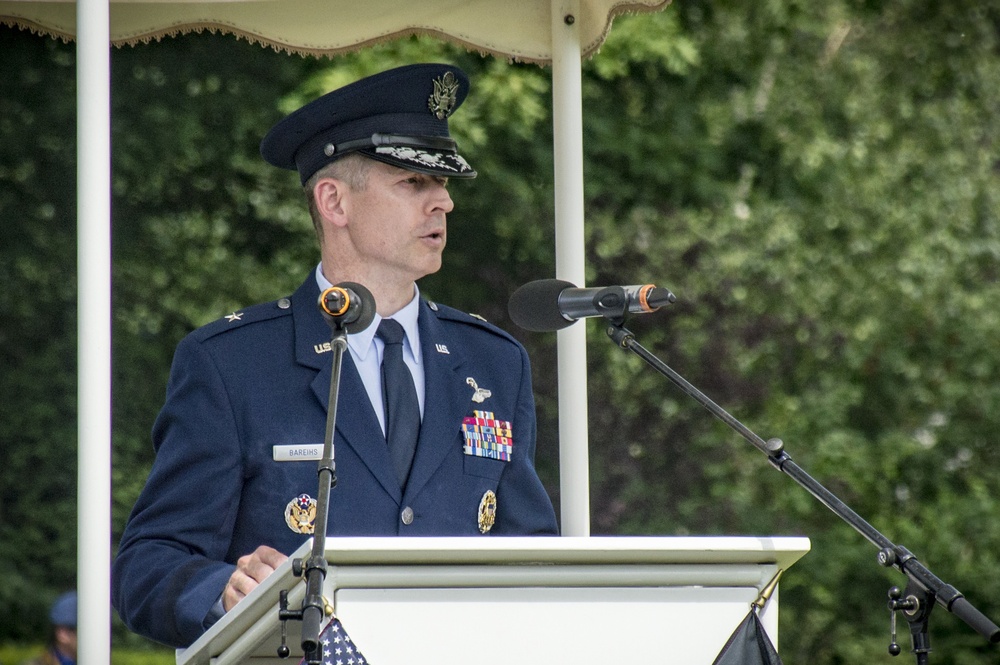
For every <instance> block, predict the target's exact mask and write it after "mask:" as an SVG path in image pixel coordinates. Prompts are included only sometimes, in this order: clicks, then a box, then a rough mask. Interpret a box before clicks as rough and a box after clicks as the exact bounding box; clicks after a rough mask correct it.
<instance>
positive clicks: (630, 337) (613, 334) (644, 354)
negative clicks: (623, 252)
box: [607, 318, 1000, 665]
mask: <svg viewBox="0 0 1000 665" xmlns="http://www.w3.org/2000/svg"><path fill="white" fill-rule="evenodd" d="M623 323H624V322H623V321H622V320H621V319H619V318H615V319H608V328H607V334H608V337H610V338H611V340H612V341H614V343H615V344H616V345H617V346H619V347H621V348H622V349H625V350H627V351H631V352H632V353H634V354H635V355H637V356H639V358H641V359H642V360H643V361H645V362H646V363H647V364H649V365H650V366H651V367H653V369H655V370H656V371H658V372H660V373H661V374H663V375H664V376H665V377H667V378H668V379H669V380H670V381H671V382H673V383H674V384H675V385H676V386H677V387H679V388H680V389H681V390H682V391H683V392H684V393H685V394H687V395H688V396H690V397H692V398H694V400H695V401H697V402H698V403H699V404H701V405H702V406H703V407H705V408H706V409H708V411H709V412H711V413H712V415H714V416H715V417H716V418H718V419H719V420H721V421H722V422H724V423H726V425H728V426H729V427H730V428H731V429H733V430H734V431H736V432H737V433H738V434H740V436H742V437H743V438H744V439H746V440H747V441H749V442H750V443H751V444H753V446H754V447H755V448H757V449H758V450H760V451H761V452H762V453H764V454H765V455H767V459H768V461H769V462H770V463H771V465H772V466H774V467H775V468H776V469H778V470H779V471H781V472H783V473H785V474H786V475H788V476H790V477H791V478H792V479H793V480H794V481H795V482H797V483H798V484H799V485H800V486H802V487H803V488H804V489H805V490H806V491H808V492H809V493H810V494H812V495H813V496H814V497H815V498H817V499H818V500H819V501H820V502H821V503H822V504H823V505H825V506H826V507H827V508H829V509H830V510H832V511H833V512H834V513H835V514H836V515H837V516H838V517H840V518H841V519H842V520H843V521H845V522H847V524H849V525H850V526H851V527H852V528H853V529H854V530H855V531H857V532H858V533H860V534H861V535H862V536H864V537H865V539H867V540H868V541H869V542H871V543H872V544H873V545H875V546H876V547H878V548H879V553H878V562H879V564H880V565H882V566H885V567H891V568H895V569H896V570H898V571H900V572H901V573H903V574H904V575H906V577H907V580H908V585H907V587H906V590H905V591H904V592H902V595H903V596H905V600H904V601H898V600H897V599H898V598H899V597H900V594H899V590H898V589H897V588H896V587H893V589H892V590H891V591H890V601H889V607H890V609H891V610H893V611H895V610H896V609H903V610H904V614H905V615H906V617H907V621H908V622H909V624H910V632H911V639H912V643H913V653H914V654H915V655H916V658H917V663H918V665H921V664H923V663H926V662H927V657H928V656H927V654H928V653H929V652H930V638H929V636H928V633H927V626H928V617H929V614H930V611H931V609H932V608H933V604H934V602H935V601H936V602H937V604H939V605H941V606H942V607H944V608H945V609H946V610H948V611H949V612H951V613H952V614H955V615H956V616H958V617H959V618H961V619H962V620H963V621H965V623H967V624H968V625H969V626H970V627H972V629H973V630H975V631H976V632H977V633H979V634H980V635H982V636H983V637H985V638H986V639H987V640H988V641H989V642H991V643H994V644H995V643H997V642H1000V627H998V626H997V625H996V624H995V623H994V622H993V621H992V620H990V619H989V618H988V617H987V616H986V615H984V614H983V613H982V612H980V611H979V610H978V609H976V608H975V607H974V606H973V605H972V604H971V603H970V602H969V601H968V600H966V599H965V597H964V596H963V595H962V594H961V593H960V592H959V591H958V590H957V589H956V588H955V587H953V586H951V585H950V584H945V583H944V582H943V581H941V580H940V579H938V578H937V577H936V576H935V575H934V574H933V573H932V572H931V571H930V570H928V569H927V567H925V566H924V565H923V564H921V563H920V562H919V561H918V560H917V559H916V557H915V556H914V555H913V554H912V553H911V552H910V551H909V550H907V549H906V548H905V547H901V546H898V545H895V544H894V543H893V542H892V541H890V540H889V539H888V538H886V537H885V536H883V535H882V534H881V533H879V531H878V530H876V529H875V527H873V526H872V525H871V524H869V523H868V522H867V521H865V520H864V519H863V518H862V517H861V516H860V515H858V514H857V513H856V512H854V511H853V510H852V509H851V508H850V507H849V506H848V505H847V504H845V503H844V502H843V501H841V500H840V499H839V498H837V496H836V495H835V494H834V493H833V492H831V491H830V490H828V489H827V488H826V487H824V486H823V485H822V484H821V483H819V482H818V481H817V480H815V479H814V478H813V477H811V476H810V475H809V474H808V473H806V472H805V471H804V470H802V469H801V468H800V467H799V466H798V465H797V464H796V463H795V462H793V461H792V458H791V457H790V456H789V455H788V453H787V452H785V449H784V443H783V442H782V441H781V439H777V438H772V439H769V440H767V441H765V440H764V439H762V438H761V437H759V436H758V435H757V434H755V433H754V432H753V431H752V430H750V428H748V427H746V426H745V425H744V424H743V423H741V422H740V421H739V420H737V419H736V418H734V417H733V416H732V415H730V414H729V413H728V412H727V411H726V410H725V409H723V408H722V407H721V406H719V405H718V404H716V403H715V402H713V401H712V400H711V399H710V398H709V397H708V396H707V395H705V394H704V393H702V392H701V391H700V390H698V389H697V388H695V387H694V386H693V385H691V383H689V382H688V381H687V380H685V379H684V377H682V376H681V375H680V374H678V373H677V372H675V371H674V370H673V369H671V368H670V367H669V366H668V365H667V364H666V363H664V362H663V361H661V360H660V359H659V358H657V357H656V356H655V355H653V354H652V353H650V352H649V351H648V350H647V349H645V348H644V347H643V346H642V345H641V344H639V342H637V341H636V339H635V335H634V334H633V333H632V332H630V331H629V330H627V329H626V328H624V327H623ZM894 593H895V595H894ZM894 625H895V624H894ZM893 647H895V649H896V653H898V648H899V647H898V646H896V645H895V640H893V644H892V645H891V646H890V653H893ZM893 655H895V654H893Z"/></svg>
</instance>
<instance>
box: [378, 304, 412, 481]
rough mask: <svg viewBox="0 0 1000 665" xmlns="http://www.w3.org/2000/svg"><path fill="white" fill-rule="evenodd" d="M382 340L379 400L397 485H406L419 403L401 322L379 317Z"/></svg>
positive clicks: (379, 333) (379, 332)
mask: <svg viewBox="0 0 1000 665" xmlns="http://www.w3.org/2000/svg"><path fill="white" fill-rule="evenodd" d="M375 334H376V335H378V336H379V339H381V340H382V341H383V342H385V351H384V352H383V353H382V401H383V403H384V405H385V439H386V441H387V442H388V444H389V455H390V456H391V457H392V464H393V466H394V467H395V469H396V476H397V477H398V478H399V485H400V487H402V486H404V485H406V477H407V476H408V475H409V474H410V464H411V463H412V462H413V453H414V452H415V451H416V449H417V435H418V434H419V433H420V405H419V404H418V403H417V391H416V388H414V387H413V375H412V374H410V369H409V368H408V367H407V366H406V363H404V362H403V326H401V325H399V323H397V322H396V321H393V320H392V319H382V322H381V323H380V324H379V325H378V331H377V332H376V333H375Z"/></svg>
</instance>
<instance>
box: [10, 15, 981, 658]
mask: <svg viewBox="0 0 1000 665" xmlns="http://www.w3.org/2000/svg"><path fill="white" fill-rule="evenodd" d="M998 26H1000V12H998V10H997V9H996V8H994V7H993V6H991V5H990V4H988V3H987V4H985V5H984V4H982V3H978V2H974V1H973V0H957V1H956V2H951V3H935V2H931V1H930V0H902V1H900V2H896V3H880V2H854V1H852V0H835V1H834V2H829V3H805V2H778V1H777V0H767V1H766V2H761V3H741V2H733V1H731V0H723V1H721V2H712V3H708V2H699V1H696V0H685V1H684V2H680V1H678V2H676V3H674V4H673V5H671V6H670V7H669V8H668V9H667V10H666V11H664V12H661V13H658V14H653V15H641V16H630V17H624V18H619V19H617V20H616V21H615V25H614V29H613V30H612V31H611V33H610V37H609V39H608V41H607V43H606V44H605V45H604V46H603V47H602V49H601V51H600V53H599V54H598V55H596V56H595V57H594V58H592V59H591V60H588V61H587V62H585V63H584V77H583V91H584V96H585V100H584V106H585V109H584V135H585V136H584V139H585V151H586V155H585V176H586V198H587V201H586V202H587V226H586V233H587V253H588V256H587V270H588V277H587V280H588V283H590V284H614V283H622V284H631V283H640V282H644V281H649V280H654V281H657V282H658V283H660V284H661V285H663V286H668V287H669V288H670V289H671V290H673V291H674V292H675V293H676V294H677V296H678V302H677V303H676V304H675V305H672V306H671V307H669V308H668V309H666V310H664V311H663V312H661V313H658V314H655V315H652V316H646V317H637V318H635V319H633V320H631V321H629V328H630V329H631V330H632V331H633V332H634V333H635V334H636V336H637V339H638V340H639V341H640V342H641V343H642V344H643V345H644V346H646V347H647V348H649V349H650V350H651V351H653V352H654V353H656V354H657V355H658V356H660V357H661V358H663V359H664V360H665V361H666V362H667V363H668V364H670V365H671V366H672V367H673V368H674V369H676V370H677V371H678V372H679V373H681V374H682V375H684V376H685V377H686V378H687V379H688V380H689V381H691V382H692V383H693V384H695V385H696V386H697V387H698V388H700V389H701V390H703V391H704V392H705V393H706V394H707V395H709V396H710V397H711V398H712V399H714V400H715V401H716V402H718V403H719V404H721V405H722V406H723V407H724V408H726V409H727V410H729V411H730V412H731V413H732V414H733V415H734V416H735V417H737V418H739V419H740V420H741V421H742V422H744V423H745V424H746V425H747V426H749V427H750V428H751V429H753V430H754V431H756V432H757V433H758V434H760V435H761V436H763V437H764V438H768V437H771V436H777V437H780V438H782V439H783V440H784V441H785V443H786V446H787V450H788V452H789V453H790V454H791V456H792V458H793V459H794V460H795V461H796V462H797V463H799V464H800V465H801V466H802V467H803V468H804V469H806V470H807V471H808V472H809V473H810V475H812V476H813V477H815V478H816V479H817V480H818V481H820V482H821V483H823V484H824V485H825V486H826V487H828V488H829V489H830V490H831V491H833V492H834V493H835V494H837V495H838V496H839V497H840V498H841V499H842V500H844V501H845V502H846V503H847V504H848V505H849V506H851V507H852V508H853V509H854V510H855V511H857V512H858V513H859V514H860V515H861V516H862V517H864V518H865V519H866V520H867V521H868V522H870V523H871V524H872V525H873V526H874V527H875V528H876V529H878V530H880V531H881V532H882V533H883V534H884V535H885V536H886V537H888V538H889V539H891V540H893V541H894V542H896V543H898V544H901V545H905V546H907V547H908V548H910V549H911V550H913V551H914V553H915V554H916V555H917V556H918V557H919V558H920V559H921V560H922V561H923V562H924V563H925V564H926V565H928V566H929V567H930V568H931V569H932V570H934V572H935V573H936V574H938V575H939V576H940V577H942V578H943V579H944V580H945V581H947V582H949V583H951V584H953V585H955V586H956V587H957V588H958V589H960V590H961V591H963V592H965V593H966V595H967V596H968V597H969V599H970V600H971V601H972V602H973V603H974V604H975V605H976V606H977V607H978V608H979V609H981V610H983V611H984V612H985V613H986V614H988V615H990V616H992V617H994V618H997V617H1000V602H998V601H997V600H996V599H997V598H1000V580H997V579H996V576H995V575H991V574H990V573H991V571H993V570H996V569H997V566H998V564H1000V561H998V557H1000V554H998V552H1000V528H998V527H997V515H998V514H1000V500H998V499H997V497H998V496H1000V477H998V476H997V474H996V473H995V472H994V469H995V468H996V467H997V463H998V461H1000V460H998V457H1000V452H998V451H1000V448H998V447H997V446H996V445H995V440H996V434H995V432H997V431H998V429H1000V381H998V377H1000V345H998V344H997V343H996V333H995V331H996V330H997V329H998V328H1000V314H998V311H997V308H996V307H995V306H993V303H995V302H997V300H998V299H1000V286H998V276H1000V181H998V180H1000V162H998V161H997V154H998V149H997V148H998V145H1000V49H998V46H1000V42H998V38H1000V34H998ZM0 40H2V41H0V53H2V56H0V57H2V58H3V64H4V67H3V68H2V73H0V210H2V212H3V217H4V219H5V222H6V223H7V224H9V225H10V224H13V225H14V227H13V230H12V232H10V233H6V234H5V235H4V240H3V242H2V244H0V254H2V257H3V258H2V260H0V277H2V278H3V280H4V284H5V285H9V288H7V289H5V290H4V291H3V293H2V294H0V317H2V319H3V321H4V326H3V327H2V328H0V337H2V343H0V354H2V360H3V366H4V367H5V368H8V371H6V372H5V373H4V375H3V378H0V390H2V394H0V397H2V398H3V404H4V418H2V419H0V447H2V450H3V455H4V457H3V460H4V462H3V464H0V563H3V565H4V567H5V570H8V571H12V573H11V574H8V575H5V576H4V577H3V578H2V579H0V617H7V616H15V615H16V616H19V617H25V619H24V621H22V622H20V623H18V624H12V623H10V622H8V621H6V620H0V627H2V628H0V637H2V638H7V639H28V638H30V637H32V636H34V637H35V639H42V637H43V633H42V634H40V633H39V631H42V630H43V628H44V612H45V607H46V606H47V601H49V600H51V598H53V597H54V596H55V594H56V593H57V592H58V591H60V590H62V588H65V587H67V586H71V585H72V583H73V569H74V555H73V551H74V548H75V502H74V500H73V497H74V495H75V468H74V467H75V416H74V411H75V378H74V374H73V369H74V365H75V363H74V360H75V358H74V354H75V351H74V349H75V343H74V341H73V339H74V331H73V329H72V328H71V327H70V326H71V324H72V319H71V317H67V316H65V312H67V311H69V312H71V311H72V308H73V302H74V301H73V297H72V289H69V291H68V292H67V289H66V288H65V287H64V282H65V277H64V275H67V274H70V275H71V274H72V272H73V270H74V269H75V265H74V263H75V254H74V252H73V245H74V231H73V229H74V226H73V219H74V217H75V210H74V209H73V201H74V191H73V187H72V183H73V180H74V159H75V157H74V149H75V146H74V138H73V137H74V133H73V127H72V118H73V113H74V109H73V104H74V102H73V94H74V90H73V86H74V83H73V53H72V47H69V46H66V45H62V44H59V43H57V42H52V41H47V40H40V39H38V38H35V37H32V36H30V35H27V34H24V33H17V32H15V31H12V30H9V29H2V30H0ZM417 60H439V61H446V62H455V63H457V64H459V65H461V66H462V67H463V68H464V69H466V70H467V71H468V72H469V74H470V76H471V78H472V80H473V85H474V92H473V94H472V95H471V96H470V97H469V99H468V101H467V102H466V104H465V105H464V106H463V108H462V110H461V111H460V112H459V113H458V114H456V116H455V118H454V121H453V131H454V133H455V135H456V136H457V137H458V139H459V141H460V143H461V145H462V146H463V154H464V155H465V156H466V157H467V158H468V159H469V161H470V162H471V163H472V164H473V165H474V166H475V167H476V168H477V170H478V171H479V172H480V176H479V178H478V179H477V180H475V181H473V182H471V183H469V182H456V183H453V184H452V190H451V191H452V195H453V197H454V199H455V201H456V204H457V207H456V210H455V212H454V213H453V214H452V215H451V216H450V220H449V221H450V224H449V248H448V252H447V257H446V261H445V264H446V266H445V269H444V270H442V272H441V273H439V274H437V275H433V276H430V277H428V278H426V279H425V280H424V281H423V282H422V283H421V289H422V290H423V291H424V293H425V294H426V295H428V296H430V297H431V298H434V299H439V300H441V301H443V302H447V303H449V304H453V305H455V306H458V307H461V308H465V309H469V310H472V311H476V312H478V313H480V314H483V315H485V316H486V317H487V318H488V319H490V320H492V321H494V322H497V323H499V324H500V325H502V326H503V327H506V328H508V329H510V330H511V331H512V332H513V333H514V334H516V335H518V336H519V337H520V338H521V339H522V340H523V341H524V342H525V343H526V344H527V346H528V348H529V351H530V353H531V355H532V362H533V367H534V379H535V389H536V393H537V401H538V406H539V458H538V465H539V468H540V471H541V473H542V476H543V480H544V481H545V483H546V486H547V487H548V489H549V491H550V493H551V494H552V496H553V497H554V498H555V499H556V500H557V501H558V454H557V453H558V451H557V443H556V440H557V439H556V432H557V422H556V415H555V411H556V396H557V386H556V380H555V376H556V370H555V351H554V346H555V339H554V337H555V336H554V335H529V334H524V333H521V332H520V331H517V330H516V329H514V328H513V326H512V325H511V324H510V322H509V320H508V319H507V315H506V311H505V309H506V301H507V298H508V296H509V294H510V293H511V291H512V290H513V289H514V288H516V286H518V285H520V284H522V283H524V282H525V281H528V280H530V279H536V278H540V277H546V276H551V275H552V273H553V263H554V261H553V245H554V237H553V229H552V224H551V219H552V217H553V209H552V198H553V197H552V175H551V174H552V155H551V139H552V133H551V132H552V130H551V115H550V111H549V108H550V100H549V98H550V95H551V84H550V79H549V73H548V71H546V70H544V69H542V68H538V67H536V66H533V65H520V64H512V63H505V62H501V61H497V60H495V59H491V58H480V57H479V56H477V55H475V54H470V53H467V52H465V51H463V50H461V49H459V48H457V47H452V46H448V45H445V44H442V43H440V42H438V41H435V40H433V39H428V38H409V39H403V40H398V41H394V42H389V43H386V44H382V45H379V46H377V47H374V48H371V49H367V50H365V51H363V52H361V53H357V54H352V55H347V56H340V57H337V58H335V59H333V60H329V61H326V60H307V59H301V58H298V57H289V56H286V55H280V54H276V53H273V52H270V51H268V50H266V49H261V48H260V47H257V46H253V45H249V44H246V43H244V42H239V41H236V40H233V39H231V38H226V37H221V36H212V35H207V34H206V35H191V36H187V37H182V38H178V39H175V40H167V41H164V42H161V43H158V44H154V45H151V46H144V47H138V48H135V49H124V50H120V51H117V50H116V51H115V52H114V54H113V68H112V73H113V76H114V88H113V90H114V93H113V94H114V98H113V102H114V109H115V114H114V118H113V127H112V129H113V136H114V155H113V157H114V172H113V187H114V206H113V214H114V220H113V224H114V226H113V229H114V297H115V307H114V335H115V338H114V343H115V348H114V363H115V365H114V378H115V386H114V391H115V393H114V464H115V466H114V483H115V487H114V508H115V528H116V529H120V528H121V526H122V525H123V524H124V520H125V518H126V515H127V512H128V510H129V509H130V507H131V505H132V503H133V502H134V500H135V497H136V495H137V493H138V491H139V489H140V488H141V486H142V484H143V482H144V479H145V475H146V472H147V471H148V465H149V463H150V461H151V450H150V446H149V443H148V431H149V427H150V425H151V423H152V420H153V418H154V417H155V414H156V411H157V409H158V408H159V406H160V403H161V401H162V397H163V387H164V384H165V381H166V375H167V371H168V368H169V362H170V357H171V354H172V351H173V347H174V345H175V344H176V343H177V341H178V340H179V339H180V337H181V336H182V335H183V334H185V333H186V332H187V331H189V330H191V329H193V328H194V327H195V326H197V325H200V324H202V323H205V322H207V321H209V320H211V319H214V318H216V317H218V316H219V315H221V314H223V313H227V312H228V311H231V310H232V309H235V308H239V307H241V306H243V305H247V304H250V303H253V302H257V301H261V300H265V299H271V298H275V297H279V296H281V295H284V294H286V293H287V292H288V291H289V290H290V289H292V288H294V287H295V285H297V284H298V283H299V281H300V280H301V279H302V276H303V274H304V272H305V271H307V270H309V269H310V268H311V266H312V265H314V263H315V261H316V260H317V252H316V250H315V247H314V245H315V241H314V239H313V236H312V231H311V227H310V223H309V221H308V218H307V215H306V213H305V211H304V206H303V205H302V199H301V193H300V192H299V187H298V181H297V178H296V176H295V175H294V174H292V173H285V172H278V171H277V170H276V169H273V168H271V167H269V166H267V165H266V164H264V163H263V162H262V161H261V160H260V158H259V156H258V153H257V144H258V141H259V139H260V137H261V136H262V135H263V133H264V132H265V131H266V130H267V128H268V127H269V126H270V125H271V124H272V123H273V122H274V121H275V120H276V119H277V118H279V117H280V116H281V115H282V114H283V113H284V112H287V111H288V110H290V109H292V108H295V107H296V106H298V105H299V104H300V103H302V102H303V101H305V100H307V99H311V98H313V97H315V96H316V95H318V94H321V93H323V92H326V91H327V90H329V89H331V88H333V87H336V86H338V85H341V84H343V83H346V82H349V81H351V80H354V79H356V78H358V77H360V76H363V75H365V74H368V73H371V72H374V71H377V70H381V69H385V68H387V67H390V66H394V65H398V64H404V63H407V62H413V61H417ZM8 62H9V63H11V64H12V65H13V66H12V67H7V66H6V65H7V63H8ZM151 293H155V297H150V294H151ZM25 294H30V295H31V297H25ZM578 325H588V326H590V330H589V332H590V335H589V340H590V341H589V345H588V362H589V365H590V366H589V381H590V386H591V388H590V395H591V398H590V399H591V404H590V422H589V425H590V436H591V504H592V525H593V531H594V533H595V534H678V535H683V534H717V533H727V534H729V533H744V534H776V535H781V534H802V535H807V536H809V538H810V539H811V541H812V552H811V553H810V554H809V555H808V556H807V557H806V558H805V559H804V560H803V561H802V562H800V563H799V564H797V565H796V567H795V568H794V569H793V570H792V571H790V572H789V574H787V575H786V576H785V577H784V578H783V582H782V595H781V603H782V627H781V651H782V655H783V658H784V659H785V662H788V663H805V662H808V663H817V664H820V665H825V664H830V665H833V664H839V663H854V662H888V661H889V657H888V656H887V655H886V654H885V647H886V645H887V639H888V625H887V624H888V616H887V612H886V611H885V600H886V595H885V594H886V590H887V589H888V587H889V586H891V585H892V584H903V580H902V579H901V578H900V577H899V576H898V574H896V573H894V572H893V571H888V570H884V569H882V568H880V567H878V565H877V564H876V563H875V554H876V552H875V549H874V548H873V547H872V545H871V544H870V543H868V542H866V541H865V540H864V539H863V538H861V536H859V535H858V534H857V533H856V532H855V531H853V530H852V529H851V528H849V527H848V526H847V525H845V524H844V523H842V522H841V521H840V520H839V519H837V518H836V516H834V515H833V514H832V513H831V512H830V511H829V510H828V509H826V508H825V507H824V506H822V505H821V504H820V503H819V502H817V501H816V500H815V499H814V498H812V497H811V496H809V495H808V493H806V492H805V491H804V490H803V489H801V488H800V487H798V486H797V485H796V484H795V483H794V482H793V481H792V480H791V479H789V478H787V477H783V476H782V474H780V473H776V472H774V470H773V469H772V468H771V466H770V465H769V464H768V463H767V461H766V460H765V459H764V457H763V456H762V455H761V453H760V452H758V451H757V450H756V449H754V448H753V447H752V446H750V445H749V444H747V443H746V442H744V441H743V440H742V439H740V438H739V437H738V436H737V435H736V434H734V433H733V432H731V431H730V430H729V429H728V428H726V427H724V426H723V425H721V424H720V423H718V422H716V421H715V420H714V419H712V418H711V416H710V415H709V414H708V413H707V412H706V411H705V410H704V409H703V408H702V407H700V406H698V405H697V404H695V403H694V402H693V401H692V400H690V399H689V398H687V397H685V396H684V395H683V394H682V393H680V392H679V391H678V390H677V389H676V388H675V387H674V386H673V385H671V384H670V383H669V382H667V381H666V380H665V379H663V378H662V377H660V376H659V375H658V374H655V373H654V372H653V371H652V370H651V369H650V368H648V367H646V366H645V365H644V364H643V363H642V362H641V361H639V360H638V359H637V358H635V357H633V356H631V355H628V354H625V353H623V352H621V350H619V349H616V347H614V346H613V345H612V344H610V343H609V342H608V341H607V340H605V339H603V331H602V327H601V326H600V325H599V324H598V323H596V322H590V323H587V324H578ZM38 340H44V343H42V344H39V343H38ZM38 377H45V379H44V381H40V380H39V378H38ZM67 460H68V461H67ZM39 514H41V515H42V516H44V518H45V519H41V520H40V519H37V517H38V515H39ZM29 516H30V517H29ZM116 535H117V534H116ZM33 590H39V591H38V593H34V594H33V593H32V591H33ZM14 613H16V614H14ZM8 626H12V627H8ZM931 626H932V638H933V646H934V648H935V653H934V658H935V661H936V662H937V661H940V662H945V663H961V664H963V665H966V664H968V665H974V664H977V663H987V662H994V661H995V659H996V658H995V656H996V652H995V648H994V647H990V646H989V645H986V644H984V641H983V640H982V639H981V638H980V637H979V636H978V635H976V634H974V633H972V632H971V630H970V629H969V628H968V627H966V626H965V625H964V624H962V623H961V622H960V621H958V620H956V619H955V618H954V617H952V616H950V615H948V614H947V613H945V612H944V611H943V610H940V609H939V610H938V611H937V612H935V614H934V615H933V620H932V622H931ZM116 631H117V632H116V636H117V638H118V641H119V643H125V642H126V641H127V638H125V637H124V635H123V634H122V633H123V631H121V628H120V626H119V627H117V628H116ZM904 642H905V637H904ZM128 643H129V644H135V643H136V642H134V641H128ZM904 657H906V656H904ZM879 658H881V659H882V660H879Z"/></svg>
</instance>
